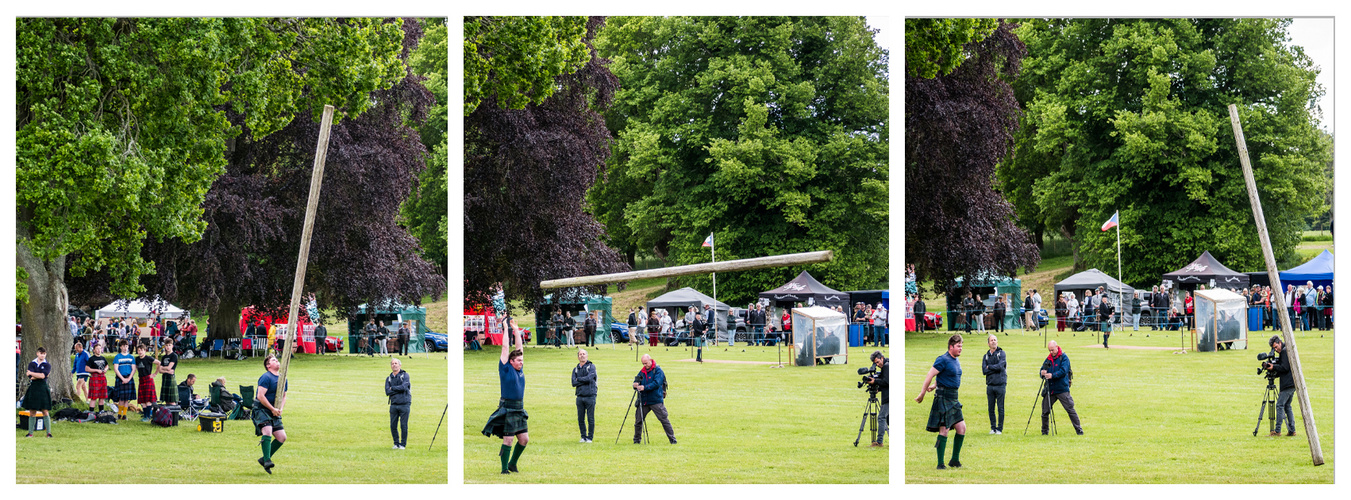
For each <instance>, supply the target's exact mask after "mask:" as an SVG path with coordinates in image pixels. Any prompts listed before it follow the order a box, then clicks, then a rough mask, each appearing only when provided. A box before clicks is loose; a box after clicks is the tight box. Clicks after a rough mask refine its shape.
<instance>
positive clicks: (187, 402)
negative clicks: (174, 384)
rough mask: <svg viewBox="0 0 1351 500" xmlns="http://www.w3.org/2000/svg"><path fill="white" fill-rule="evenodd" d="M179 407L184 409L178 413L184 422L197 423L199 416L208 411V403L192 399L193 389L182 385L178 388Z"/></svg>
mask: <svg viewBox="0 0 1351 500" xmlns="http://www.w3.org/2000/svg"><path fill="white" fill-rule="evenodd" d="M178 406H179V407H181V408H183V409H182V411H180V412H179V413H178V415H179V416H180V417H182V418H183V420H193V421H196V420H197V415H198V414H199V413H201V412H202V410H205V409H206V401H205V400H201V399H198V400H194V399H192V388H191V387H184V386H181V385H180V386H178Z"/></svg>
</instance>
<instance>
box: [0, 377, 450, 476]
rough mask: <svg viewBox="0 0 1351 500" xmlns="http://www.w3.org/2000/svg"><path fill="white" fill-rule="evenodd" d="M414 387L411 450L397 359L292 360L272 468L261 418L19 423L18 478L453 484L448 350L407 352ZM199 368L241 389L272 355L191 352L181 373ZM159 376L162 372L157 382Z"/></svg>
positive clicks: (203, 387)
mask: <svg viewBox="0 0 1351 500" xmlns="http://www.w3.org/2000/svg"><path fill="white" fill-rule="evenodd" d="M401 359H402V361H403V367H404V369H405V370H407V371H408V373H409V375H410V378H411V380H412V383H413V412H412V416H411V418H409V421H408V448H407V449H405V450H394V449H392V447H393V439H392V438H391V436H390V434H389V406H388V405H387V399H386V397H385V393H384V380H385V376H387V375H388V374H389V359H388V358H387V357H375V358H369V357H357V356H347V355H339V356H333V355H329V356H314V355H302V356H299V357H296V358H293V360H292V362H291V366H290V372H289V374H288V378H289V379H290V381H291V383H290V387H291V391H290V392H289V393H288V395H287V396H288V399H289V402H288V403H287V405H286V408H285V413H284V415H283V418H284V420H283V423H284V424H285V427H286V435H287V438H288V439H287V442H286V445H285V446H284V447H283V448H282V449H280V450H278V452H277V454H276V455H275V456H274V462H276V464H277V466H276V468H275V469H273V474H272V475H268V474H267V473H266V472H264V471H263V469H262V467H259V466H258V463H257V462H256V460H257V458H258V457H259V456H261V455H262V452H261V451H260V448H259V446H258V441H259V440H258V438H257V437H255V436H254V431H253V425H252V423H251V422H249V421H247V420H232V421H227V422H226V423H225V431H224V432H223V433H219V434H213V433H204V432H197V431H196V424H195V423H194V422H189V421H184V422H182V423H180V425H179V426H177V427H168V428H163V427H158V426H154V425H152V424H150V423H148V422H141V421H140V419H139V417H137V416H129V417H128V420H126V421H123V422H120V423H119V424H117V425H110V424H95V423H84V424H77V423H70V422H54V425H53V431H54V432H53V434H55V436H56V437H55V438H53V439H46V438H41V437H34V438H24V437H23V436H24V434H25V433H26V431H22V430H21V431H16V433H15V436H16V448H17V449H16V453H17V456H18V457H21V458H22V459H20V460H18V461H17V462H18V463H17V464H16V471H15V479H16V481H17V482H19V483H57V484H66V483H247V484H268V483H377V484H380V483H433V484H445V483H446V481H447V480H448V477H447V470H448V469H447V461H446V457H447V450H448V446H447V445H448V443H449V442H450V441H451V439H450V438H451V437H452V436H448V435H447V434H448V433H450V431H451V430H450V429H449V428H446V427H445V426H444V425H443V426H442V428H441V435H440V437H438V438H437V439H436V442H435V444H434V446H432V448H431V450H430V451H429V450H428V445H430V444H432V443H431V440H432V434H433V432H434V431H435V429H436V425H437V421H438V420H439V419H440V418H441V414H442V411H443V410H444V409H445V405H446V383H447V382H446V379H447V365H446V363H447V361H446V354H445V353H436V354H432V355H424V354H418V355H414V356H412V357H408V358H401ZM188 373H194V374H196V375H197V379H198V382H197V389H196V390H195V391H194V392H196V393H198V394H206V393H207V391H208V386H207V384H209V383H210V382H211V381H212V380H215V378H216V377H219V376H224V377H226V381H227V382H228V389H229V390H230V391H231V392H238V390H239V386H240V385H256V383H257V380H258V377H259V376H260V375H262V373H263V368H262V360H261V358H249V359H248V360H246V361H233V360H231V361H223V360H220V359H214V360H202V359H191V360H184V362H183V363H182V365H181V367H180V368H179V369H178V374H179V375H178V376H179V378H180V380H181V379H182V378H184V377H186V376H187V374H188ZM156 383H157V384H158V379H157V380H156Z"/></svg>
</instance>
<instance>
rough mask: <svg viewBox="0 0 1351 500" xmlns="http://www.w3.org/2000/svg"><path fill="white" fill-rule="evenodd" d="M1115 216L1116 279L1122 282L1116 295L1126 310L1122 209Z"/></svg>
mask: <svg viewBox="0 0 1351 500" xmlns="http://www.w3.org/2000/svg"><path fill="white" fill-rule="evenodd" d="M1113 216H1114V217H1116V218H1117V219H1116V281H1117V282H1118V283H1121V289H1120V290H1117V294H1116V296H1117V299H1118V300H1120V301H1121V305H1120V307H1121V310H1122V311H1125V305H1126V298H1125V297H1123V295H1125V294H1126V282H1124V281H1121V211H1120V210H1118V211H1117V212H1116V213H1115V214H1113ZM1122 317H1123V318H1124V317H1125V315H1124V314H1123V315H1122ZM1122 331H1125V330H1124V329H1123V330H1122Z"/></svg>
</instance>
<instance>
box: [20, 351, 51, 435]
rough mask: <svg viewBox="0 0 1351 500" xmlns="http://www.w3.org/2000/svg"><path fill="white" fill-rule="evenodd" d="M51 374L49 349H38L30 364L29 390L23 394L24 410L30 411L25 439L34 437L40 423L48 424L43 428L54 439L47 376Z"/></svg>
mask: <svg viewBox="0 0 1351 500" xmlns="http://www.w3.org/2000/svg"><path fill="white" fill-rule="evenodd" d="M51 374H52V364H51V363H48V362H47V349H46V348H45V347H38V352H37V357H36V358H33V360H32V361H29V362H28V372H27V375H28V389H27V390H26V391H24V393H23V409H25V410H28V435H27V436H24V437H33V431H35V430H37V427H38V421H42V422H44V423H45V424H47V425H45V426H43V427H42V428H43V429H46V430H47V437H52V415H51V413H52V392H51V390H50V389H48V388H47V376H48V375H51ZM38 413H41V414H42V416H41V417H39V416H38Z"/></svg>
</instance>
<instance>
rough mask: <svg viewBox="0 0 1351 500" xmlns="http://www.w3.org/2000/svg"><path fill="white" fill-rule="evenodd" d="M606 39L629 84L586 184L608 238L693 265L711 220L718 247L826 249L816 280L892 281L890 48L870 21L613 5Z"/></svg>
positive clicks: (762, 251)
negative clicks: (607, 148) (692, 13)
mask: <svg viewBox="0 0 1351 500" xmlns="http://www.w3.org/2000/svg"><path fill="white" fill-rule="evenodd" d="M597 49H599V50H600V52H601V55H602V56H604V57H606V58H609V59H611V60H612V63H611V65H610V67H611V69H612V71H614V73H615V75H616V76H618V77H619V79H620V82H621V83H622V84H623V88H622V89H621V90H620V91H619V92H618V93H617V94H616V98H615V104H614V106H612V107H611V109H610V110H609V112H608V113H607V115H606V117H607V122H608V124H609V127H610V130H612V131H615V135H616V141H615V145H614V155H613V157H612V158H611V160H610V161H609V162H608V164H607V165H606V168H607V171H606V173H605V176H604V180H603V182H598V183H597V185H596V186H595V187H593V189H592V194H591V196H590V199H591V204H592V207H591V209H592V210H594V212H595V213H596V215H597V217H598V219H599V220H600V221H602V222H603V223H606V224H607V231H608V233H609V235H610V236H611V238H612V244H615V242H613V238H616V237H624V238H627V239H628V241H627V242H625V243H623V244H615V246H616V247H617V248H620V249H623V250H626V251H627V252H632V251H635V250H638V249H641V250H642V251H645V252H646V251H651V252H653V253H654V254H656V255H657V256H659V257H662V258H665V259H666V260H667V261H668V262H671V263H673V264H690V263H697V262H707V261H708V260H709V251H708V249H707V248H702V247H701V243H702V242H703V241H704V239H705V238H706V237H707V236H708V235H709V233H715V235H716V236H715V242H716V249H717V255H718V258H719V259H721V260H730V259H738V258H749V257H759V256H764V255H775V254H783V253H793V252H804V251H812V250H825V249H829V250H834V252H835V260H834V261H833V262H830V263H824V264H816V265H813V266H809V267H808V269H809V270H810V271H812V273H813V274H814V275H816V277H817V278H818V279H820V280H821V281H823V282H825V283H827V284H830V285H832V286H835V287H837V288H840V289H854V288H864V287H873V286H876V285H878V284H880V283H884V282H885V281H886V276H887V256H888V246H887V236H886V227H887V182H888V175H887V173H888V166H887V145H888V142H887V137H888V130H889V129H888V120H887V100H888V97H887V74H886V69H887V53H886V51H884V50H882V49H881V48H879V47H878V46H877V44H876V43H875V42H874V40H873V33H872V32H871V31H870V30H869V29H868V28H867V26H866V25H865V24H864V21H863V19H862V18H858V17H852V18H849V17H806V18H785V17H741V18H722V17H718V18H714V17H670V18H652V17H640V18H618V19H612V20H611V23H610V25H609V26H607V27H606V29H605V30H603V31H602V32H601V36H600V37H599V38H598V40H597ZM799 271H800V269H797V270H794V269H765V270H759V271H750V272H744V273H739V275H738V276H737V279H735V280H723V281H722V286H719V287H718V295H719V298H720V299H723V300H728V301H746V300H752V299H753V298H754V297H755V294H757V293H758V292H761V291H763V290H767V289H770V288H773V287H775V286H778V285H781V284H782V283H783V282H784V281H787V280H788V279H791V278H792V277H793V276H794V275H795V274H796V273H797V272H799ZM709 282H710V277H708V276H693V277H684V278H680V279H679V280H676V281H675V283H678V284H679V285H680V286H695V287H697V288H700V289H704V290H707V289H709V288H711V287H710V286H709V284H710V283H709ZM675 283H672V284H675Z"/></svg>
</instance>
